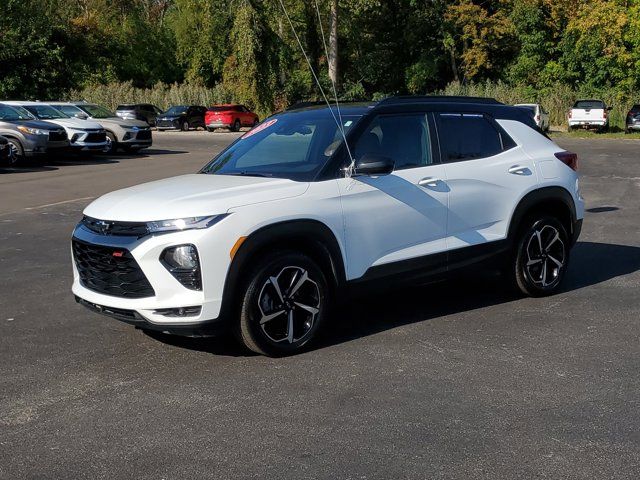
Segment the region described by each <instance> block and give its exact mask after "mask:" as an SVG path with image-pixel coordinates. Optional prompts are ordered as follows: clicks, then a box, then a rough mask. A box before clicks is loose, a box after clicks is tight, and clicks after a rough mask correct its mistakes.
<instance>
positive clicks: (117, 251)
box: [72, 238, 155, 298]
mask: <svg viewBox="0 0 640 480" xmlns="http://www.w3.org/2000/svg"><path fill="white" fill-rule="evenodd" d="M72 245H73V258H74V260H75V262H76V268H77V269H78V274H79V275H80V283H81V284H82V285H83V286H84V287H85V288H88V289H89V290H93V291H94V292H98V293H103V294H105V295H112V296H114V297H123V298H144V297H152V296H154V295H155V292H154V290H153V287H152V286H151V284H150V283H149V280H147V277H145V275H144V273H143V272H142V270H141V269H140V266H139V265H138V262H136V260H135V258H133V255H131V252H129V251H128V250H126V249H123V248H118V247H105V246H102V245H94V244H90V243H85V242H81V241H79V240H78V239H75V238H74V239H73V242H72Z"/></svg>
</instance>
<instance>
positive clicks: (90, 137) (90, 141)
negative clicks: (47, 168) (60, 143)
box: [2, 101, 107, 152]
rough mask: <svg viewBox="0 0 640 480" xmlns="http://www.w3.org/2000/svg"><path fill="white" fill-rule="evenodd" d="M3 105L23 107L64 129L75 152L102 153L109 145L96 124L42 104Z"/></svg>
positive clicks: (20, 102)
mask: <svg viewBox="0 0 640 480" xmlns="http://www.w3.org/2000/svg"><path fill="white" fill-rule="evenodd" d="M2 103H4V104H6V105H17V106H19V107H23V108H24V109H26V110H27V111H28V112H29V113H31V114H32V115H33V116H34V117H36V118H37V119H38V120H43V121H45V122H49V123H53V124H54V125H59V126H61V127H63V128H64V129H65V130H66V132H67V137H68V138H69V146H70V147H71V149H72V150H74V151H78V152H80V151H82V152H101V151H103V150H104V149H105V146H106V144H107V135H106V131H105V129H104V128H102V126H101V125H100V124H98V123H96V122H91V121H86V120H80V119H79V118H72V117H70V116H69V115H67V114H65V113H63V112H61V111H60V110H58V109H56V108H53V107H52V106H50V105H47V104H46V103H42V102H22V101H10V102H2Z"/></svg>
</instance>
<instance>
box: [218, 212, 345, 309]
mask: <svg viewBox="0 0 640 480" xmlns="http://www.w3.org/2000/svg"><path fill="white" fill-rule="evenodd" d="M309 240H310V241H311V242H310V244H309V247H310V250H313V251H314V252H316V253H320V254H322V255H323V256H325V258H324V259H323V260H324V261H328V262H329V265H325V266H329V267H330V268H331V272H330V273H331V278H328V279H327V280H329V282H330V283H332V284H333V285H334V286H335V287H338V286H340V285H344V284H345V282H346V272H345V264H344V255H343V252H342V249H341V247H340V244H339V242H338V239H337V237H336V235H335V233H334V232H333V231H332V230H331V228H330V227H328V226H327V225H326V224H325V223H323V222H321V221H319V220H312V219H296V220H286V221H282V222H277V223H273V224H270V225H266V226H264V227H261V228H259V229H257V230H256V231H254V232H252V233H251V234H249V235H248V236H247V238H246V240H245V241H244V242H242V245H240V247H239V248H238V250H237V252H236V253H235V255H234V256H233V260H232V261H231V264H230V266H229V269H228V270H227V275H226V278H225V282H224V287H223V292H222V306H221V316H228V314H229V313H230V312H231V309H232V308H233V304H234V300H235V298H236V295H237V293H238V291H239V288H240V282H241V281H242V275H243V274H244V273H246V268H247V266H249V265H250V261H251V259H252V258H253V257H254V255H256V254H258V253H259V252H260V251H262V250H264V249H267V248H268V247H269V246H272V245H274V244H275V243H276V242H278V241H284V244H285V245H287V244H289V245H291V244H292V243H294V244H295V242H299V241H309Z"/></svg>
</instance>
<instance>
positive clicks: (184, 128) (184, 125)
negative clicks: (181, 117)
mask: <svg viewBox="0 0 640 480" xmlns="http://www.w3.org/2000/svg"><path fill="white" fill-rule="evenodd" d="M181 129H182V131H183V132H188V131H189V122H182V126H181Z"/></svg>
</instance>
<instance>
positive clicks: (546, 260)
mask: <svg viewBox="0 0 640 480" xmlns="http://www.w3.org/2000/svg"><path fill="white" fill-rule="evenodd" d="M526 254H527V255H526V258H525V260H526V264H525V268H524V270H525V272H526V274H527V276H528V277H529V279H530V280H531V281H532V282H533V283H534V284H536V285H539V286H541V287H542V288H545V289H547V288H552V287H554V286H555V285H556V284H557V283H558V282H559V281H560V279H561V272H562V269H563V268H564V267H565V263H566V250H565V244H564V242H563V241H562V239H561V237H560V232H559V231H558V230H557V229H556V228H555V227H553V226H551V225H544V226H543V227H542V228H540V229H535V230H533V232H532V233H531V235H530V237H529V240H528V241H527V244H526Z"/></svg>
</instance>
